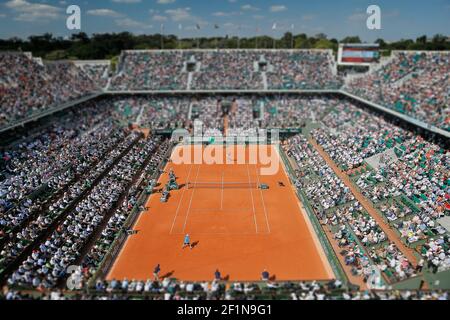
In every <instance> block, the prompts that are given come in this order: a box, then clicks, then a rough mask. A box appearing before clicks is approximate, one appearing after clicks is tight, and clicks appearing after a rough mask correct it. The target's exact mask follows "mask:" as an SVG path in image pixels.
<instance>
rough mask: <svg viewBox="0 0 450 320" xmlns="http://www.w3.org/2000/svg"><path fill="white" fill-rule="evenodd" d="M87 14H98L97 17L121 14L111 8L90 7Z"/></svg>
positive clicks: (118, 15)
mask: <svg viewBox="0 0 450 320" xmlns="http://www.w3.org/2000/svg"><path fill="white" fill-rule="evenodd" d="M87 14H88V15H90V16H98V17H114V18H115V17H120V16H122V15H121V14H120V13H118V12H116V11H114V10H111V9H92V10H88V11H87Z"/></svg>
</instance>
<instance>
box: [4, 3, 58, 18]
mask: <svg viewBox="0 0 450 320" xmlns="http://www.w3.org/2000/svg"><path fill="white" fill-rule="evenodd" d="M5 6H6V7H7V8H9V9H11V10H12V11H14V12H15V13H17V16H15V17H14V20H17V21H27V22H35V21H48V20H56V19H59V18H60V17H62V9H61V8H58V7H55V6H52V5H48V4H43V3H33V2H28V1H26V0H10V1H8V2H6V3H5Z"/></svg>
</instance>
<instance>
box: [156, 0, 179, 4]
mask: <svg viewBox="0 0 450 320" xmlns="http://www.w3.org/2000/svg"><path fill="white" fill-rule="evenodd" d="M175 1H176V0H158V1H157V3H158V4H169V3H175Z"/></svg>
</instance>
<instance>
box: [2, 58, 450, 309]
mask: <svg viewBox="0 0 450 320" xmlns="http://www.w3.org/2000/svg"><path fill="white" fill-rule="evenodd" d="M332 59H333V57H332V53H331V52H330V51H324V50H318V51H312V50H298V51H291V50H286V51H283V50H278V51H272V50H223V51H204V52H202V51H195V50H192V51H154V52H153V51H124V52H123V53H122V56H121V58H120V62H119V66H118V71H117V73H116V74H115V75H114V76H113V77H112V78H110V77H109V72H110V69H109V68H110V66H109V64H105V63H95V62H91V63H88V62H86V63H72V62H65V61H62V62H57V63H45V64H43V63H41V62H40V61H39V60H38V59H34V58H33V57H32V56H31V55H30V54H25V53H0V70H2V72H1V74H0V94H1V99H0V103H1V111H0V127H1V126H3V125H5V124H7V123H10V122H13V121H15V120H17V119H23V118H26V117H27V116H29V115H31V114H33V113H35V112H38V111H40V110H43V109H51V108H52V107H54V106H55V105H57V104H60V103H63V102H67V101H71V100H76V99H78V98H80V97H83V96H86V95H88V94H89V93H92V92H95V91H99V90H102V89H105V88H106V87H107V86H108V85H109V89H110V90H111V91H109V92H107V94H105V96H104V97H103V98H102V99H95V100H91V101H89V102H85V103H83V104H80V105H77V106H76V107H72V108H69V109H68V110H67V112H64V114H63V115H61V116H58V117H56V116H55V118H52V119H51V121H50V122H49V123H47V124H46V125H45V126H43V127H38V128H37V129H36V128H33V132H30V134H29V135H24V136H17V139H16V141H14V142H12V143H9V142H8V143H6V141H5V142H4V144H3V143H2V147H1V149H0V151H1V160H0V173H1V175H0V248H1V249H0V282H2V283H5V284H6V285H7V288H6V289H5V291H4V294H3V295H1V294H0V299H7V300H16V299H17V300H20V299H74V300H77V299H101V300H109V299H113V300H122V299H166V300H169V299H175V300H177V299H219V298H220V299H255V298H262V297H266V298H267V297H269V298H284V299H286V298H288V299H294V300H324V299H331V300H365V299H406V300H411V299H423V300H431V299H432V300H437V299H442V300H447V299H448V292H446V291H439V290H420V291H417V290H406V291H403V290H402V291H394V290H391V289H392V288H393V287H395V286H396V285H399V284H404V283H405V282H408V281H411V280H414V279H426V278H425V277H424V274H425V273H429V274H433V275H437V276H439V274H443V273H445V272H448V271H449V270H450V245H449V240H450V238H449V231H448V229H446V228H445V226H444V225H443V224H442V223H441V222H440V219H442V218H446V217H448V216H449V215H450V205H449V201H450V198H449V190H450V177H449V176H448V172H450V153H449V149H448V144H446V143H445V141H444V142H443V140H442V139H441V138H439V137H436V136H430V135H428V134H427V133H426V132H424V131H417V130H416V129H414V128H412V127H410V126H406V125H405V124H404V123H402V122H400V121H399V120H397V119H394V118H392V117H388V116H386V115H383V114H381V113H378V112H374V111H372V110H371V109H369V108H366V107H364V106H363V105H362V104H357V103H355V102H353V101H352V100H350V99H347V98H345V97H343V96H342V95H336V94H334V95H331V94H326V95H319V94H315V95H302V94H295V95H294V94H277V95H275V94H267V92H266V94H255V93H251V94H248V95H246V94H244V93H242V92H233V93H230V94H228V95H227V94H225V93H222V94H220V95H219V94H210V95H205V94H198V95H196V94H190V95H175V94H173V95H157V94H156V95H153V94H149V93H147V94H142V95H131V94H130V95H124V94H123V93H127V92H129V91H139V90H143V91H152V90H155V91H161V90H169V91H175V90H183V91H185V90H194V91H196V90H199V91H201V90H219V91H220V90H237V91H239V90H255V91H261V92H262V93H263V92H264V91H265V90H267V89H269V90H271V89H276V90H279V89H280V90H288V89H302V90H303V89H304V90H307V89H327V90H330V89H339V88H340V86H341V84H342V79H340V78H339V77H337V76H335V75H334V72H333V70H332V67H331V66H332V64H333V61H332ZM448 66H449V61H448V53H403V52H398V53H395V54H394V57H393V58H392V61H391V63H388V64H386V65H384V66H383V67H381V68H380V69H376V70H374V71H372V73H371V74H369V75H366V76H363V77H361V78H358V79H357V80H354V82H351V83H350V84H347V85H346V87H344V90H348V91H350V92H351V93H354V94H356V95H358V96H361V97H364V98H366V99H369V100H370V101H373V102H376V103H379V104H381V105H384V106H387V107H389V108H392V109H394V110H397V111H400V112H402V113H405V114H408V115H410V116H412V117H415V118H417V119H420V120H423V121H426V122H427V123H429V124H432V125H436V126H439V127H441V128H444V129H446V130H449V128H450V127H448V121H449V119H448V89H449V78H448V74H449V70H448V68H449V67H448ZM430 85H431V86H432V87H433V92H431V91H430V90H429V88H430ZM114 91H120V95H119V94H118V95H113V93H114ZM122 91H124V92H122ZM228 106H229V110H228V112H227V111H226V110H225V109H226V108H225V107H228ZM196 120H200V121H202V123H203V125H204V129H205V132H206V135H211V136H214V135H221V134H223V133H225V134H226V135H227V136H231V137H235V136H239V135H248V134H249V133H253V134H256V133H257V132H260V130H262V129H271V128H279V129H295V130H296V132H295V134H294V135H293V134H290V135H289V136H288V137H287V138H283V141H282V145H283V148H282V149H283V152H285V153H286V155H287V156H288V160H289V161H291V162H292V164H293V166H294V168H295V172H294V176H293V177H291V179H292V180H293V181H294V186H295V190H296V191H297V192H298V194H299V195H301V196H302V198H301V199H302V200H303V196H304V199H305V200H306V202H307V203H305V206H307V207H308V208H311V209H312V214H313V215H314V217H315V218H317V220H318V221H319V222H320V229H321V230H319V232H321V234H322V235H323V236H324V237H327V238H326V239H328V240H329V241H330V243H331V245H332V246H333V248H336V247H337V248H338V251H337V252H336V254H337V255H338V256H339V257H338V258H339V259H340V260H339V261H343V265H342V267H343V269H344V271H345V272H348V273H349V274H350V275H351V276H354V277H355V278H357V279H359V280H360V283H361V284H363V285H366V286H367V287H368V288H369V289H372V288H373V287H376V288H377V289H378V290H368V291H364V290H355V289H354V288H352V287H351V283H348V281H346V279H336V280H333V281H329V282H326V283H323V282H315V281H314V282H286V283H279V282H272V281H269V282H267V283H264V284H262V283H228V284H225V283H222V282H212V283H211V282H203V283H191V282H181V281H177V280H175V279H169V278H165V279H163V280H162V281H160V282H155V281H153V280H151V279H148V280H146V281H143V279H142V280H141V281H136V280H127V279H121V281H118V280H112V281H109V282H106V281H105V280H104V275H105V270H107V269H108V268H109V267H110V263H111V261H112V260H113V259H114V257H115V254H116V252H117V250H118V248H120V246H121V245H122V244H123V242H122V241H123V239H124V238H125V237H126V235H127V234H128V232H129V231H130V225H131V224H130V223H131V221H133V219H135V218H136V216H137V215H138V214H139V213H140V212H141V211H143V210H142V205H143V200H142V199H146V198H147V196H148V194H147V189H148V188H149V184H150V180H151V179H150V178H149V177H152V179H154V178H157V177H158V176H159V175H160V173H161V172H160V166H161V164H163V163H165V162H166V161H168V154H169V153H170V151H171V143H170V142H169V141H168V140H166V139H165V138H164V135H163V134H161V135H160V131H161V132H163V131H164V132H165V133H166V132H168V133H171V132H172V130H174V129H187V130H192V128H193V125H194V122H195V121H196ZM133 128H134V129H133ZM136 128H146V129H148V131H149V132H144V130H142V131H141V130H138V129H136ZM298 131H300V132H301V133H299V132H298ZM316 144H317V146H319V147H320V148H321V150H322V151H323V152H324V153H325V154H327V155H328V156H329V158H330V159H331V161H332V162H333V163H334V164H336V165H337V166H338V167H339V169H340V170H341V171H342V173H343V174H345V175H347V176H348V177H349V178H350V180H351V182H352V183H353V186H354V187H355V188H357V190H358V191H360V192H361V194H362V195H363V196H364V197H365V198H366V199H367V200H368V201H369V202H370V204H371V206H373V209H374V210H375V214H377V215H378V216H374V215H373V214H374V213H373V212H371V211H370V210H368V209H367V207H366V206H365V205H364V201H358V200H357V197H356V196H355V192H354V191H353V192H352V189H351V188H349V186H348V185H347V184H346V183H345V181H344V180H343V179H342V178H340V176H339V175H338V174H337V173H336V172H335V171H334V170H333V169H332V168H331V166H330V165H329V162H327V161H326V159H325V158H324V157H323V156H322V155H321V153H320V152H319V151H318V149H317V148H316ZM219 187H220V185H219ZM251 187H252V188H253V187H255V186H254V185H253V184H252V185H251ZM222 188H223V186H222ZM149 193H150V192H149ZM377 217H378V218H381V219H382V220H383V221H384V222H385V223H386V225H388V226H389V228H390V229H389V230H386V229H385V225H384V224H383V223H382V222H383V221H382V222H380V221H379V220H378V219H377ZM392 230H393V231H394V232H395V237H396V238H398V239H394V238H393V234H392V233H391V232H390V231H392ZM395 240H398V242H397V241H395ZM403 244H404V245H405V247H406V248H408V249H410V250H411V251H413V252H414V257H416V258H417V259H415V260H417V261H411V259H409V258H408V257H409V256H408V257H407V256H405V254H404V250H403V247H402V245H403ZM339 261H338V263H339ZM73 264H77V265H81V266H82V267H81V268H80V269H79V270H78V271H77V272H78V273H79V275H80V277H81V278H82V283H83V285H84V287H83V289H82V290H79V291H74V292H68V291H64V290H60V288H61V286H62V284H64V281H65V280H66V279H67V277H68V276H69V274H68V273H67V267H68V266H70V265H73ZM428 285H429V286H430V287H433V285H434V284H433V282H431V281H428ZM415 288H416V289H419V285H415ZM35 289H38V290H40V291H36V290H35ZM433 289H434V287H433Z"/></svg>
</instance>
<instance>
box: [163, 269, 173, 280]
mask: <svg viewBox="0 0 450 320" xmlns="http://www.w3.org/2000/svg"><path fill="white" fill-rule="evenodd" d="M174 273H175V270H173V271H170V272H168V273H166V274H164V275H162V276H161V279H166V278H170V277H171V276H173V275H174Z"/></svg>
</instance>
